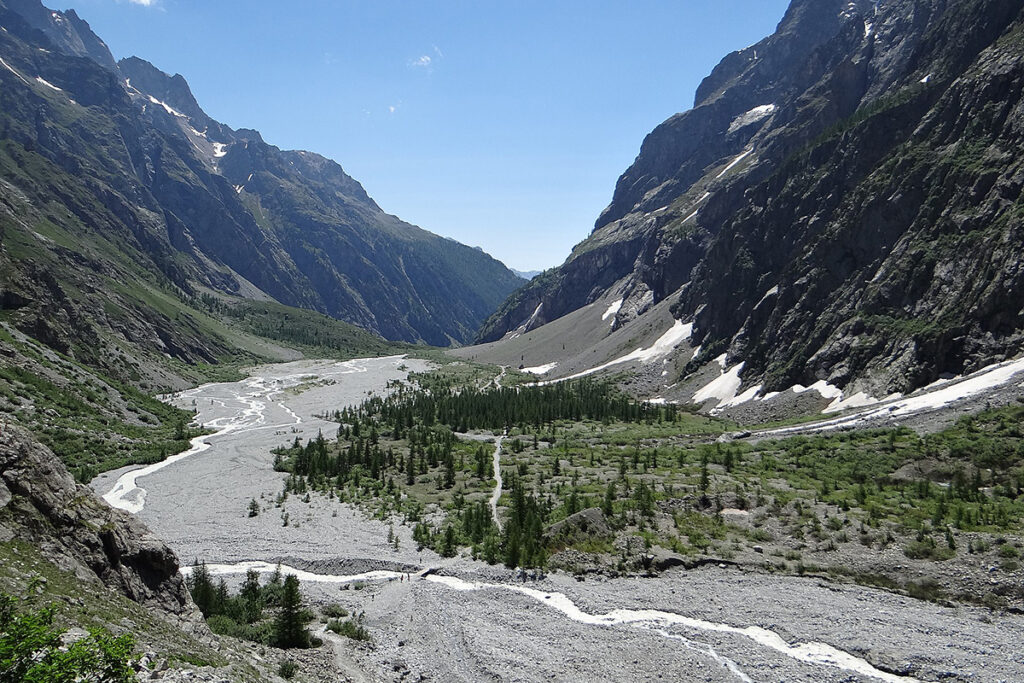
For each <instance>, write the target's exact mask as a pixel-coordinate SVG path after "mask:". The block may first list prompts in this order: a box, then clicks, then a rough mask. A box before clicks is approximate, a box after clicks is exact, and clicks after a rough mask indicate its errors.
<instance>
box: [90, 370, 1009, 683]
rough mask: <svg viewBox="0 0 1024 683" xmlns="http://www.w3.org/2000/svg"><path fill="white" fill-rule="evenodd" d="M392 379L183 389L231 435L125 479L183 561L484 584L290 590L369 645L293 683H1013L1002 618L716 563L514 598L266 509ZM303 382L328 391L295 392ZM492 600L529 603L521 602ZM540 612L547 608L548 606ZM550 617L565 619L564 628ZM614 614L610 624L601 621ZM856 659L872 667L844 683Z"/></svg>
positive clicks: (477, 578) (341, 647)
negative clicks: (304, 445) (305, 452)
mask: <svg viewBox="0 0 1024 683" xmlns="http://www.w3.org/2000/svg"><path fill="white" fill-rule="evenodd" d="M409 365H412V362H410V361H401V360H397V359H395V360H386V361H385V360H381V361H373V362H366V364H364V365H359V364H356V365H352V364H350V365H348V366H347V367H339V366H337V365H336V364H331V363H315V362H308V361H303V362H301V363H292V364H287V365H284V366H274V367H271V368H264V369H260V370H259V371H257V375H258V376H260V377H263V378H264V379H265V380H266V385H267V386H269V385H270V384H273V382H274V381H277V382H278V383H279V384H278V385H275V386H280V387H284V386H286V385H288V384H290V383H291V384H302V385H303V386H304V387H305V388H304V390H301V391H293V392H287V391H281V392H280V393H270V394H267V393H264V394H262V395H256V394H258V392H254V390H253V387H252V385H251V384H250V385H245V384H244V383H239V384H237V385H230V386H217V387H205V388H201V389H199V390H197V391H194V392H192V393H190V394H189V395H187V396H186V398H185V399H184V400H185V401H186V402H190V401H192V400H195V407H196V408H197V409H198V410H199V411H200V414H199V419H200V420H201V421H203V422H213V421H214V420H215V419H216V418H218V417H225V416H228V415H232V414H240V413H242V412H243V411H244V410H246V409H249V410H250V413H249V415H248V417H247V418H246V420H247V421H243V422H244V425H242V424H241V422H240V425H241V426H239V427H238V428H236V429H235V430H233V431H229V432H227V433H225V434H223V435H222V436H220V437H218V438H215V439H211V443H212V444H213V446H214V447H213V448H211V449H210V450H208V451H206V452H204V453H200V454H197V455H196V456H193V457H190V458H188V459H186V460H183V461H181V462H179V463H176V464H174V465H172V466H168V467H166V468H164V469H162V470H160V471H158V472H156V473H155V474H153V475H151V476H149V477H145V478H143V479H140V480H139V482H138V483H139V485H140V486H141V487H143V488H145V489H146V490H147V497H146V503H145V507H144V509H143V510H142V511H141V512H140V513H139V515H140V517H141V518H142V519H143V520H144V521H145V522H146V523H147V524H148V525H149V526H150V527H151V528H152V529H153V530H154V531H155V532H156V534H157V535H159V536H160V537H162V538H164V539H166V540H167V541H168V543H169V544H170V545H171V546H172V547H173V548H174V549H175V550H176V551H177V552H178V554H179V556H180V557H182V558H183V559H184V561H186V562H188V561H189V560H191V559H192V558H199V559H204V560H206V561H207V562H211V563H233V562H239V561H242V560H271V561H277V560H287V563H288V564H292V565H293V566H296V567H297V568H300V569H305V570H307V571H310V572H313V573H318V574H324V575H330V574H334V575H337V574H353V573H358V572H361V571H365V570H369V569H381V568H390V569H402V568H417V569H420V570H423V569H428V568H433V569H435V570H436V572H437V573H440V574H443V575H447V576H454V577H458V578H459V579H462V580H464V581H469V582H483V583H487V584H493V586H491V587H483V588H479V589H477V590H455V589H454V588H453V587H451V586H449V585H446V584H444V583H439V582H438V580H437V579H436V578H435V577H434V576H418V575H416V574H413V576H412V578H413V580H412V581H409V582H406V581H404V580H390V581H382V582H367V583H364V584H362V585H360V586H359V587H357V586H356V585H355V584H353V583H349V584H343V585H338V584H330V583H322V582H317V581H306V582H304V584H303V590H304V592H305V594H306V595H307V597H308V599H309V600H310V601H311V602H312V603H314V604H317V605H326V604H328V603H338V604H341V605H342V606H344V607H346V608H347V609H349V610H350V611H363V612H365V614H366V624H367V626H368V627H369V629H370V633H371V636H372V642H371V643H369V644H358V643H355V642H353V641H347V640H344V639H339V638H333V637H332V638H327V639H326V644H325V647H324V648H322V650H321V651H320V652H317V653H302V654H301V655H299V656H298V658H299V659H300V665H301V668H302V672H303V673H302V674H301V675H302V676H303V677H305V679H306V680H339V679H341V680H344V679H346V678H347V679H348V680H357V681H363V680H365V681H406V680H438V681H442V680H443V681H453V680H454V681H457V680H463V681H481V680H502V681H504V680H508V681H539V680H559V681H576V680H579V681H583V680H587V681H590V680H602V681H635V680H644V679H650V680H658V679H661V680H694V681H726V680H729V681H732V680H751V681H780V680H786V681H836V682H838V681H869V680H913V679H910V678H903V677H902V676H905V675H910V676H913V677H914V678H916V679H918V680H927V681H937V680H954V681H956V680H960V681H1011V680H1020V677H1021V671H1024V654H1022V653H1021V650H1020V647H1019V643H1020V642H1022V638H1024V619H1022V617H1021V616H1020V615H1015V614H1007V613H1001V612H990V611H988V610H985V609H982V608H973V607H962V606H961V607H953V608H949V607H942V606H940V605H937V604H933V603H928V602H922V601H918V600H914V599H911V598H908V597H903V596H898V595H894V594H891V593H887V592H882V591H878V590H874V589H866V588H863V587H860V586H856V585H847V584H843V585H840V584H836V583H831V582H826V581H824V580H822V579H820V578H808V577H803V578H802V577H792V576H779V575H771V574H766V573H762V572H748V571H745V570H743V569H740V568H733V567H724V568H720V567H718V566H711V567H704V568H700V569H693V570H689V571H687V570H684V569H673V570H669V571H667V572H665V573H663V574H662V575H661V576H660V577H659V578H656V579H645V578H628V577H627V578H616V579H610V578H607V577H601V576H589V577H587V578H586V580H584V581H578V580H576V579H575V578H573V577H572V576H571V575H568V574H563V573H552V574H550V575H548V576H546V577H543V578H538V579H535V580H534V579H527V581H526V582H525V584H524V583H523V582H522V580H521V578H520V577H518V576H516V575H515V574H514V573H512V572H510V571H507V570H505V569H501V568H494V567H488V566H487V565H483V564H481V563H477V562H473V561H472V560H470V559H468V558H465V557H463V558H453V559H450V560H441V559H440V558H438V557H437V556H436V555H434V554H433V553H431V552H430V551H422V552H418V551H417V550H416V549H415V545H414V543H413V542H412V540H411V537H410V534H409V530H408V529H407V528H405V527H402V526H396V527H395V533H396V534H397V535H398V537H399V540H400V547H399V549H398V550H397V551H396V550H395V549H394V547H393V546H392V545H389V544H388V543H387V538H386V536H387V529H388V524H387V523H386V522H385V521H382V520H367V519H366V518H365V517H364V516H363V515H362V514H361V513H359V512H357V511H353V510H351V509H349V508H347V507H346V506H344V505H342V504H340V503H338V502H337V501H333V500H330V499H325V498H322V497H318V496H313V497H312V498H311V499H310V502H309V503H306V502H303V501H302V500H300V499H296V498H295V497H292V498H290V499H289V500H287V501H285V502H284V503H283V504H282V507H280V508H278V507H276V505H275V499H276V497H277V495H278V494H279V493H280V491H281V487H282V478H283V475H281V474H279V473H276V472H274V471H273V470H272V468H271V459H272V456H271V455H270V454H269V449H270V448H272V447H274V446H277V445H280V444H281V443H282V442H289V441H291V440H292V439H293V438H294V436H295V435H300V436H302V438H310V437H312V436H315V434H316V431H317V430H318V429H324V430H325V432H326V431H327V430H328V429H336V428H337V427H336V425H332V424H331V423H326V422H321V421H318V420H317V419H316V418H315V417H314V415H315V414H317V413H320V412H322V411H324V410H328V409H333V408H336V407H340V406H341V405H344V404H345V403H351V402H354V401H357V400H359V399H360V398H362V397H364V396H365V395H366V393H367V392H369V391H381V390H383V387H384V384H385V382H386V381H387V380H388V379H397V378H400V377H402V376H404V373H405V372H406V370H407V369H408V367H409ZM310 376H316V377H319V378H321V379H329V380H333V383H328V382H319V383H318V382H311V381H309V379H308V378H309V377H310ZM242 398H245V400H242ZM256 403H259V404H260V405H259V406H256V405H255V404H256ZM292 430H295V431H294V432H293V431H292ZM118 475H119V473H114V474H113V475H112V476H108V477H106V478H102V479H101V480H98V481H97V482H95V486H96V488H97V489H98V490H100V491H102V492H105V491H106V490H107V489H109V487H110V485H111V483H112V481H113V480H114V479H116V477H117V476H118ZM253 498H255V499H256V500H257V501H259V502H260V508H261V510H260V514H259V515H257V516H256V517H248V516H247V513H246V508H247V505H248V502H249V501H250V500H251V499H253ZM284 513H287V514H288V517H289V523H288V525H287V526H285V525H284V524H283V515H284ZM509 586H519V587H523V586H525V587H526V588H530V589H536V590H537V591H540V593H537V594H532V595H528V594H524V593H522V592H517V590H516V589H513V588H509ZM559 594H564V596H565V598H564V599H563V598H561V597H560V596H559ZM556 603H557V605H561V606H562V607H563V609H556V608H555V607H552V605H554V604H556ZM566 605H572V606H573V607H572V609H577V608H578V611H576V612H572V613H568V615H567V612H566V609H568V608H567V607H565V606H566ZM615 610H657V611H658V612H659V613H661V612H663V613H669V614H673V615H682V616H684V617H687V618H689V619H691V620H694V621H693V623H689V624H671V625H670V624H667V623H664V622H663V621H658V619H661V617H660V616H658V614H651V615H649V616H650V619H648V620H646V621H639V622H637V621H630V620H631V619H636V618H638V617H637V616H636V615H635V614H633V613H618V617H616V616H615V615H613V616H612V617H609V618H608V619H606V620H603V621H602V620H601V619H599V618H595V617H593V615H600V614H605V613H610V612H614V611H615ZM623 614H626V615H627V617H628V618H626V617H623ZM630 615H631V616H630ZM620 617H622V619H625V623H607V622H615V621H616V620H619V621H621V620H622V619H620ZM595 622H596V623H595ZM743 629H753V630H748V631H743V632H740V631H742V630H743ZM758 629H766V630H767V631H770V632H771V633H774V634H776V635H777V636H778V637H779V638H781V640H778V639H776V640H777V641H778V643H781V644H782V645H783V646H785V645H786V644H799V643H821V644H824V645H827V646H831V647H833V648H837V649H838V650H841V651H844V652H846V653H850V655H853V656H854V658H855V659H853V660H851V662H852V663H851V662H846V663H845V664H844V665H843V667H845V668H842V667H837V666H832V665H829V664H827V663H809V662H807V661H801V659H800V657H804V658H811V659H813V658H814V655H815V652H818V651H819V650H820V649H821V647H822V646H808V647H807V648H804V649H803V650H800V651H798V652H796V653H792V655H787V654H784V653H782V652H779V648H774V649H773V647H771V646H767V645H765V644H764V643H763V642H759V640H760V641H764V640H766V639H768V640H771V633H767V632H763V631H761V630H758ZM772 642H776V641H772ZM325 653H326V654H325ZM273 656H274V657H280V656H281V655H280V653H276V654H274V655H273ZM859 660H866V662H868V663H870V665H872V666H873V667H876V668H877V669H868V673H867V674H865V673H858V671H857V669H858V667H860V664H857V661H859ZM864 666H867V664H866V663H864ZM886 672H888V673H886ZM173 675H174V676H178V675H180V676H184V674H173ZM197 675H198V674H197ZM203 675H205V674H203ZM210 675H211V676H215V675H216V674H214V673H211V674H210ZM332 677H333V678H332ZM180 680H185V679H184V678H181V679H180ZM193 680H216V678H205V679H204V678H195V679H193Z"/></svg>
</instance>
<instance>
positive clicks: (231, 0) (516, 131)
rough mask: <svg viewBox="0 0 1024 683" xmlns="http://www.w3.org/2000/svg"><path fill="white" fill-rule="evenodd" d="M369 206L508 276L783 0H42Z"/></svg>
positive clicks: (559, 244) (547, 243)
mask: <svg viewBox="0 0 1024 683" xmlns="http://www.w3.org/2000/svg"><path fill="white" fill-rule="evenodd" d="M44 4H46V5H48V6H53V7H55V8H57V9H68V8H72V7H73V8H74V9H75V10H76V11H77V12H78V13H79V15H80V16H81V17H82V18H83V19H85V20H86V21H88V22H90V24H92V27H93V30H94V31H96V33H97V34H98V35H99V36H100V37H101V38H103V39H104V40H105V41H106V42H107V44H108V45H109V46H110V48H111V50H112V51H113V53H114V56H115V57H117V58H121V57H126V56H130V55H137V56H139V57H142V58H144V59H147V60H148V61H150V62H152V63H153V64H155V65H156V66H157V67H159V68H161V69H163V70H164V71H167V72H169V73H172V74H173V73H181V74H182V75H183V76H185V78H186V79H187V80H188V81H189V83H190V85H191V86H192V90H193V92H194V93H195V95H196V98H197V99H198V100H199V103H200V105H202V106H203V108H204V109H205V110H206V112H207V113H208V114H210V115H211V116H212V117H213V118H215V119H217V120H219V121H222V122H223V123H226V124H227V125H229V126H231V127H233V128H255V129H257V130H259V131H260V132H261V133H262V134H263V137H264V139H266V140H267V142H270V143H271V144H274V145H277V146H279V147H282V148H285V149H306V150H310V151H314V152H318V153H320V154H323V155H325V156H328V157H330V158H332V159H334V160H336V161H338V162H339V163H340V164H341V165H342V166H343V167H344V168H345V170H346V171H347V172H348V173H349V174H350V175H352V176H353V177H355V178H356V179H357V180H359V181H360V182H362V183H363V185H364V187H365V188H366V190H367V192H369V194H370V195H371V196H372V197H373V198H374V199H375V200H376V201H377V203H378V204H380V205H381V207H382V208H383V209H384V210H385V211H387V212H389V213H394V214H397V215H398V216H400V217H401V218H403V219H404V220H406V221H409V222H410V223H415V224H417V225H420V226H422V227H424V228H426V229H428V230H431V231H433V232H436V233H438V234H441V235H445V236H448V237H452V238H454V239H457V240H459V241H460V242H465V243H466V244H470V245H474V246H481V247H482V248H483V249H485V250H486V251H487V252H489V253H490V254H492V255H494V256H495V257H497V258H499V259H501V260H502V261H504V262H505V263H506V264H508V265H509V266H511V267H513V268H518V269H520V270H533V269H542V268H549V267H551V266H555V265H557V264H559V263H561V262H562V261H563V260H564V259H565V257H566V256H567V255H568V254H569V251H570V250H571V249H572V246H573V245H574V244H576V243H577V242H579V241H580V240H582V239H583V238H584V237H586V236H587V235H588V234H589V233H590V231H591V229H592V228H593V224H594V220H595V219H596V218H597V216H598V214H599V213H600V212H601V210H602V209H603V208H604V207H605V206H606V205H607V204H608V202H609V201H610V199H611V196H612V191H613V189H614V187H615V181H616V179H617V178H618V176H619V175H620V174H621V173H622V172H623V171H625V170H626V168H627V167H628V166H629V164H630V163H632V161H633V159H634V158H635V157H636V154H637V152H638V151H639V149H640V143H641V142H642V141H643V138H644V136H645V135H646V134H647V133H648V132H650V131H651V129H653V128H654V127H655V126H656V125H657V124H658V123H660V122H661V121H663V120H665V119H666V118H668V117H669V116H671V115H672V114H674V113H676V112H679V111H684V110H686V109H688V108H689V107H690V106H692V104H693V94H694V91H695V90H696V87H697V85H698V84H699V83H700V80H701V79H702V78H703V77H704V76H705V75H707V74H708V73H709V72H710V70H711V69H712V68H713V67H714V65H715V64H717V63H718V61H719V60H720V59H721V58H722V57H724V56H725V55H726V54H727V53H728V52H730V51H732V50H736V49H739V48H742V47H745V46H747V45H750V44H751V43H754V42H756V41H758V40H760V39H761V38H763V37H764V36H766V35H768V34H770V33H771V32H772V31H773V30H774V28H775V26H776V24H777V23H778V21H779V20H780V19H781V18H782V15H783V13H784V12H785V9H786V6H787V5H788V0H715V1H713V2H712V1H711V0H629V1H628V2H627V1H626V0H564V1H563V0H544V1H534V0H514V1H513V0H505V1H502V2H498V1H496V0H360V1H356V0H299V1H296V2H282V1H281V0H247V1H246V2H241V1H240V0H44Z"/></svg>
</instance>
